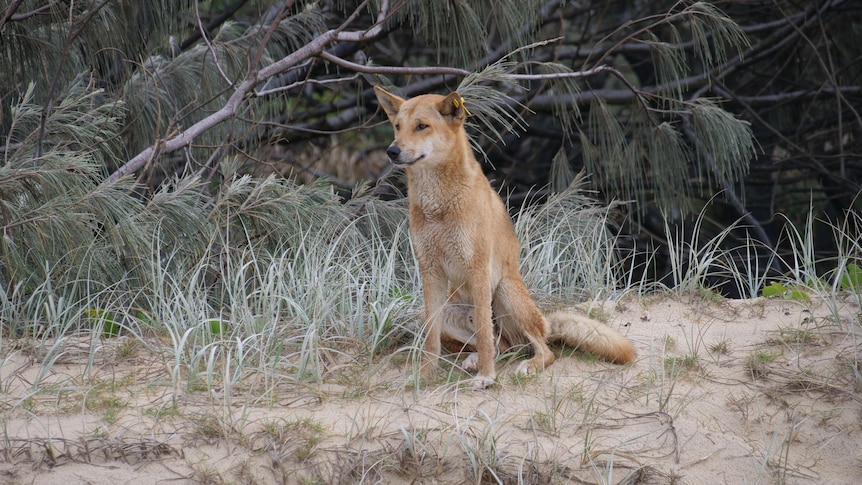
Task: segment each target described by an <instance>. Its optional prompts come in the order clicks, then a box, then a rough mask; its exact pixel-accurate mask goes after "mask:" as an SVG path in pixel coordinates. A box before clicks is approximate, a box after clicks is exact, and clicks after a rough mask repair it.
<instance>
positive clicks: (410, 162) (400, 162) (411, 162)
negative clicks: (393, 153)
mask: <svg viewBox="0 0 862 485" xmlns="http://www.w3.org/2000/svg"><path fill="white" fill-rule="evenodd" d="M423 158H425V155H419V156H418V157H416V159H415V160H409V161H406V162H405V161H403V160H401V159H398V160H392V163H394V164H395V165H401V166H404V167H406V166H409V165H413V164H414V163H416V162H418V161H419V160H422V159H423Z"/></svg>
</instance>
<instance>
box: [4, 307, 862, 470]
mask: <svg viewBox="0 0 862 485" xmlns="http://www.w3.org/2000/svg"><path fill="white" fill-rule="evenodd" d="M601 311H602V313H603V314H604V316H605V317H606V321H607V323H608V324H609V325H611V326H613V327H615V328H618V329H620V330H621V331H622V332H624V333H626V334H627V335H628V336H629V338H631V339H632V340H633V341H634V342H635V344H636V346H637V348H638V352H639V359H638V361H637V362H636V363H635V364H634V365H630V366H624V367H620V366H614V365H610V364H607V363H604V362H600V361H599V362H597V361H594V360H592V359H590V358H588V356H585V355H583V354H581V353H579V352H575V351H572V350H571V349H557V350H559V351H560V353H561V354H562V357H561V358H560V359H558V361H557V362H556V363H555V364H554V365H553V366H551V367H550V368H549V369H547V370H546V371H545V372H544V373H543V374H541V375H539V376H536V377H528V378H515V377H513V376H511V375H510V371H511V369H512V368H513V367H514V366H513V365H512V364H507V363H506V362H505V361H501V362H500V366H499V372H500V378H499V381H500V382H499V385H497V386H495V387H494V388H492V389H489V390H486V391H472V390H470V389H469V383H468V376H466V375H464V374H461V373H460V372H458V371H450V372H449V373H448V374H447V373H446V371H445V370H444V371H442V372H441V374H446V375H441V377H440V379H438V380H436V381H435V382H430V383H427V385H424V386H422V387H420V388H419V389H418V390H417V389H416V388H414V386H413V385H411V384H407V385H405V384H404V382H405V377H406V375H407V374H406V372H405V370H404V367H405V364H404V362H405V360H404V359H403V358H401V359H392V360H391V361H387V362H384V363H383V364H382V365H381V366H380V367H368V366H363V367H362V368H361V369H357V368H356V367H357V366H355V365H354V366H353V367H351V365H350V364H349V362H348V363H346V364H344V365H343V366H341V367H339V363H338V359H336V360H334V361H333V364H332V367H333V371H332V372H331V374H330V376H331V378H328V379H327V382H326V383H323V384H311V385H308V386H304V387H300V386H288V385H286V384H281V383H280V381H273V382H274V383H273V384H272V388H271V393H270V395H271V396H274V400H275V402H274V403H273V402H270V403H267V402H264V400H263V399H257V400H254V399H250V398H248V396H245V397H243V398H240V397H236V396H237V395H242V393H240V392H234V393H225V392H224V389H214V390H209V389H197V390H188V391H185V392H184V393H182V394H176V393H174V392H173V391H172V390H171V388H170V386H167V385H166V382H167V381H168V375H167V373H166V371H165V366H164V364H163V363H161V362H158V361H153V359H152V357H150V358H149V359H148V358H147V356H146V355H142V353H141V352H139V353H138V354H137V355H134V356H132V357H129V358H121V357H118V354H117V352H118V350H117V349H114V350H113V352H114V353H113V354H111V355H112V357H110V358H108V357H99V358H97V359H95V361H94V362H93V365H92V366H91V367H90V368H89V371H87V367H86V365H87V355H88V354H89V352H88V350H87V348H86V347H87V346H88V345H89V343H86V342H81V344H80V347H81V348H77V349H76V348H75V347H74V345H71V344H70V346H69V348H68V349H67V350H66V351H65V352H64V353H63V355H62V356H61V358H60V359H59V360H58V361H57V362H56V363H55V364H54V365H53V366H52V367H51V369H50V375H47V376H43V378H42V380H41V382H42V384H41V385H40V389H41V390H40V392H38V393H35V394H34V393H33V390H32V383H33V382H37V380H38V375H37V374H38V372H39V369H40V368H41V366H39V365H37V362H38V361H39V359H38V356H39V355H40V352H39V349H32V348H27V345H26V343H20V342H19V343H14V345H13V343H10V342H9V341H6V342H4V346H5V347H6V348H5V349H4V351H6V352H7V355H6V356H4V357H3V358H4V359H5V360H3V361H2V363H3V365H2V368H0V393H2V394H0V412H2V414H0V416H2V424H3V438H4V440H3V442H0V447H2V449H0V483H12V484H17V483H22V484H23V483H27V484H29V483H38V484H64V485H70V484H77V483H91V484H114V483H125V484H151V483H166V484H183V483H360V482H362V483H477V482H485V483H495V482H497V481H500V482H503V483H518V482H519V481H521V482H526V483H668V484H670V483H688V484H714V483H728V484H741V483H770V484H771V483H790V484H795V483H800V484H801V483H822V484H850V483H862V446H860V444H862V392H860V390H862V389H860V388H862V377H860V376H862V364H860V362H862V359H860V358H862V321H860V309H859V307H858V306H856V305H855V303H854V302H853V301H850V300H848V301H843V302H839V303H837V304H827V303H826V302H822V301H811V302H794V301H786V300H780V299H778V300H763V299H758V300H753V301H751V300H749V301H726V300H715V299H700V298H684V299H674V298H670V297H654V298H642V299H637V300H635V299H626V300H623V301H621V302H609V303H606V304H605V305H604V307H603V308H601ZM836 315H837V316H838V318H836ZM112 340H114V341H115V343H111V344H109V345H115V346H120V345H122V344H121V343H119V342H116V341H117V339H112ZM103 353H106V352H103V351H100V352H99V353H97V354H98V355H101V354H103ZM369 369H371V371H370V372H369ZM52 386H53V389H55V391H54V392H48V391H46V389H51V388H52ZM264 386H265V383H264ZM193 387H194V386H193ZM226 396H227V397H226ZM28 398H29V399H28Z"/></svg>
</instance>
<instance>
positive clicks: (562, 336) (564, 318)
mask: <svg viewBox="0 0 862 485" xmlns="http://www.w3.org/2000/svg"><path fill="white" fill-rule="evenodd" d="M545 319H546V320H547V321H548V326H549V327H550V328H549V329H548V340H554V341H561V342H563V343H565V344H566V345H568V346H570V347H573V348H576V349H580V350H583V351H586V352H590V353H593V354H596V355H598V356H600V357H602V358H604V359H606V360H608V361H610V362H613V363H614V364H628V363H629V362H633V361H634V360H635V358H636V357H637V352H635V347H634V345H632V343H631V342H629V341H628V339H626V338H625V337H623V336H622V335H621V334H620V333H619V332H617V331H616V330H614V329H612V328H611V327H608V326H607V325H605V324H603V323H601V322H598V321H596V320H593V319H592V318H589V317H587V316H584V315H579V314H577V313H575V312H573V311H566V310H563V311H557V312H553V313H549V314H547V315H545Z"/></svg>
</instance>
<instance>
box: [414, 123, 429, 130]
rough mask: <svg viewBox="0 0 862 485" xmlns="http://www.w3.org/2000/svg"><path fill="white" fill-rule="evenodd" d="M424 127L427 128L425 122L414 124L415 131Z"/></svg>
mask: <svg viewBox="0 0 862 485" xmlns="http://www.w3.org/2000/svg"><path fill="white" fill-rule="evenodd" d="M425 128H428V125H426V124H425V123H419V124H418V125H416V131H422V130H424V129H425Z"/></svg>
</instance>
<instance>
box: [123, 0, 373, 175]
mask: <svg viewBox="0 0 862 485" xmlns="http://www.w3.org/2000/svg"><path fill="white" fill-rule="evenodd" d="M367 3H368V0H365V1H364V2H362V3H361V4H360V5H359V6H358V7H357V8H356V9H355V10H354V12H353V13H352V14H351V15H350V16H349V17H348V18H347V20H345V21H344V22H343V23H342V24H341V25H340V26H338V27H337V28H335V29H332V30H328V31H326V32H324V33H323V34H321V35H320V36H318V37H317V38H315V39H314V40H312V41H311V42H309V43H308V44H306V45H304V46H303V47H301V48H299V49H297V50H296V51H294V52H292V53H291V54H289V55H287V56H285V57H283V58H281V59H280V60H278V61H276V62H274V63H272V64H270V65H268V66H266V67H264V68H262V69H260V70H258V71H252V72H251V73H250V74H249V76H248V77H247V78H246V79H245V80H244V81H243V82H242V83H240V84H239V85H238V86H237V87H236V89H235V90H234V93H233V94H232V95H231V96H230V98H228V100H227V102H226V103H225V104H224V106H222V107H221V108H220V109H219V110H217V111H216V112H214V113H212V114H211V115H209V116H207V117H206V118H204V119H202V120H200V121H198V122H197V123H195V124H193V125H192V126H190V127H188V128H187V129H185V130H184V131H182V132H180V133H179V134H177V135H176V136H174V137H172V138H170V139H167V140H164V141H163V142H157V143H156V144H154V145H152V146H150V147H149V148H146V149H145V150H143V151H142V152H140V153H138V154H137V155H135V156H134V157H133V158H132V159H130V160H129V161H127V162H126V163H125V164H123V166H121V167H120V168H118V169H117V170H116V171H115V172H114V173H112V174H111V176H110V177H109V180H110V181H111V182H115V181H117V180H119V179H120V178H122V177H124V176H126V175H129V174H132V173H134V172H135V171H137V170H139V169H140V168H141V167H143V166H144V165H145V164H146V162H147V160H150V159H152V158H155V157H157V156H159V155H162V154H165V153H171V152H173V151H176V150H179V149H180V148H183V147H185V146H187V145H189V144H191V142H192V141H193V140H194V139H195V138H197V137H198V136H199V135H200V134H202V133H203V132H205V131H207V130H209V129H210V128H213V127H214V126H216V125H218V124H219V123H221V122H223V121H226V120H228V119H230V118H232V117H233V116H235V115H236V113H237V112H238V111H239V109H240V106H241V105H242V102H243V100H245V98H246V97H247V96H249V94H250V93H251V91H252V89H253V88H254V87H255V86H257V85H258V84H260V83H261V82H263V81H266V80H267V79H269V78H271V77H273V76H275V75H277V74H280V73H282V72H284V71H286V70H288V69H290V68H291V67H293V66H295V65H297V64H299V63H300V62H302V61H304V60H306V59H308V58H310V57H313V56H315V55H318V54H319V53H320V52H321V51H322V50H323V49H324V47H326V45H327V44H329V43H331V42H334V41H336V40H337V39H338V38H339V34H341V33H342V32H343V31H344V30H345V29H346V28H347V27H348V26H349V25H350V24H352V23H353V22H354V21H355V20H356V19H357V18H358V17H359V13H360V12H361V11H362V10H363V9H364V8H365V6H366V4H367ZM378 24H379V23H378ZM376 25H377V24H376ZM374 31H375V29H374V27H372V28H371V29H368V30H366V31H364V32H361V33H357V35H356V36H355V38H358V39H363V38H365V37H364V36H365V35H372V34H373V32H374Z"/></svg>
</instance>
